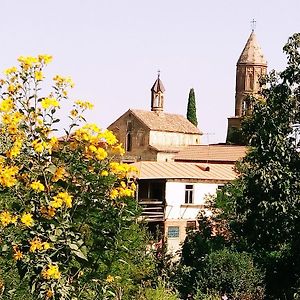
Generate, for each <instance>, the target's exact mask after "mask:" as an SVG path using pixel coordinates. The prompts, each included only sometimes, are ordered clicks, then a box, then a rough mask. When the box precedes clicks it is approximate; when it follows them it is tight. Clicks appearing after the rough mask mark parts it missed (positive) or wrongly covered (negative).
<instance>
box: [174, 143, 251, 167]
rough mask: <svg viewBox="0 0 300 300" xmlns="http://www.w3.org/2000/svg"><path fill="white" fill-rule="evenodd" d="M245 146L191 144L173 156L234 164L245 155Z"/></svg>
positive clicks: (178, 159)
mask: <svg viewBox="0 0 300 300" xmlns="http://www.w3.org/2000/svg"><path fill="white" fill-rule="evenodd" d="M246 151H247V147H246V146H235V145H191V146H187V147H186V148H184V149H182V150H181V151H179V153H177V154H176V155H175V157H174V160H175V161H181V162H183V161H185V162H210V163H225V164H229V163H232V164H234V163H235V162H236V161H237V160H239V159H241V158H243V157H244V156H245V155H246Z"/></svg>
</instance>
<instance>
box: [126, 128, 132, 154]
mask: <svg viewBox="0 0 300 300" xmlns="http://www.w3.org/2000/svg"><path fill="white" fill-rule="evenodd" d="M131 150H132V137H131V133H130V132H128V133H127V135H126V151H128V152H130V151H131Z"/></svg>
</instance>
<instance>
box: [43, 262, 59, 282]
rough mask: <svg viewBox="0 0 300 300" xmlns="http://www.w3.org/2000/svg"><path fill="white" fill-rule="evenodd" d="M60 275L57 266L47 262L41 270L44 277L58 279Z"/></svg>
mask: <svg viewBox="0 0 300 300" xmlns="http://www.w3.org/2000/svg"><path fill="white" fill-rule="evenodd" d="M60 276H61V273H60V271H59V268H58V266H56V265H52V264H49V265H48V266H47V267H46V268H45V269H44V270H43V271H42V277H43V278H44V279H48V280H49V279H59V278H60Z"/></svg>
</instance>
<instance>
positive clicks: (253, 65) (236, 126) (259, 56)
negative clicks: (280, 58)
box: [226, 29, 267, 144]
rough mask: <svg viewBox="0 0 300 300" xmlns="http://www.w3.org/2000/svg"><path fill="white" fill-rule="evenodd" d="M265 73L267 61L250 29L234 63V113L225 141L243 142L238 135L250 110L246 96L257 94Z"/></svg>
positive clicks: (229, 121)
mask: <svg viewBox="0 0 300 300" xmlns="http://www.w3.org/2000/svg"><path fill="white" fill-rule="evenodd" d="M266 74H267V61H266V59H265V58H264V55H263V52H262V50H261V47H260V46H259V44H258V42H257V39H256V35H255V32H254V29H252V32H251V34H250V36H249V38H248V40H247V43H246V45H245V47H244V49H243V51H242V54H241V55H240V57H239V59H238V61H237V64H236V87H235V115H234V117H230V118H228V129H227V139H226V142H227V143H233V144H243V141H242V139H241V136H240V135H241V134H240V128H241V121H242V119H243V117H244V116H246V115H249V114H250V113H251V111H252V108H251V105H250V103H249V102H248V101H247V96H249V95H253V96H256V95H258V94H259V92H260V90H261V86H260V83H259V79H260V77H261V76H263V75H266Z"/></svg>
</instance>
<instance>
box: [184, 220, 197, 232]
mask: <svg viewBox="0 0 300 300" xmlns="http://www.w3.org/2000/svg"><path fill="white" fill-rule="evenodd" d="M190 230H196V221H187V222H186V231H190Z"/></svg>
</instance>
